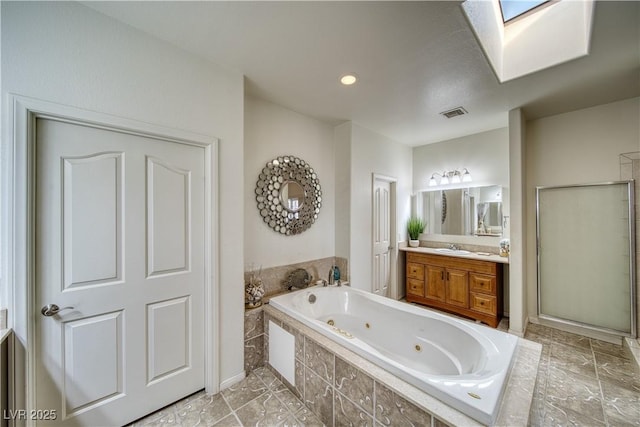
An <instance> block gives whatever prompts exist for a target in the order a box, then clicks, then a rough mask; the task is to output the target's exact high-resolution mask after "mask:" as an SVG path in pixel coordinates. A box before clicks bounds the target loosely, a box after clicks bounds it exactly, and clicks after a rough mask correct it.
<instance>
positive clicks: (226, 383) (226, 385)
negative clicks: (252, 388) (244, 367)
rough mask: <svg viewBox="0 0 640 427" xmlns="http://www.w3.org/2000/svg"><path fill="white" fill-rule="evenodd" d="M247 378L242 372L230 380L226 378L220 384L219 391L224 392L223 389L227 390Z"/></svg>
mask: <svg viewBox="0 0 640 427" xmlns="http://www.w3.org/2000/svg"><path fill="white" fill-rule="evenodd" d="M246 376H247V374H246V373H245V372H244V371H242V372H240V373H238V374H236V375H234V376H232V377H231V378H227V379H226V380H224V381H222V382H221V383H220V391H222V390H224V389H225V388H229V387H231V386H232V385H234V384H236V383H239V382H240V381H242V380H243V379H244V378H245V377H246Z"/></svg>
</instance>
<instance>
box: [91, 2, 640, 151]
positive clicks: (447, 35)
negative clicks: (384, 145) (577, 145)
mask: <svg viewBox="0 0 640 427" xmlns="http://www.w3.org/2000/svg"><path fill="white" fill-rule="evenodd" d="M84 4H85V5H87V6H89V7H91V8H93V9H95V10H97V11H100V12H102V13H104V14H106V15H109V16H111V17H113V18H115V19H117V20H119V21H122V22H125V23H127V24H129V25H131V26H133V27H136V28H138V29H140V30H142V31H144V32H146V33H149V34H152V35H155V36H157V37H158V38H161V39H163V40H166V41H168V42H170V43H172V44H174V45H176V46H178V47H180V48H182V49H184V50H187V51H189V52H192V53H194V54H196V55H198V56H200V57H203V58H206V59H207V60H209V61H211V62H214V63H216V64H219V65H222V66H224V67H226V68H229V69H232V70H236V71H239V72H241V73H242V74H244V75H245V76H246V90H247V93H249V94H251V95H254V96H257V97H260V98H263V99H266V100H269V101H272V102H274V103H277V104H280V105H282V106H285V107H287V108H290V109H292V110H295V111H298V112H300V113H303V114H306V115H309V116H312V117H316V118H318V119H320V120H324V121H327V122H329V123H334V124H335V123H340V122H343V121H346V120H352V121H354V122H356V123H358V124H360V125H362V126H364V127H366V128H369V129H371V130H373V131H376V132H378V133H381V134H383V135H386V136H388V137H390V138H392V139H394V140H396V141H398V142H401V143H404V144H408V145H413V146H417V145H423V144H428V143H432V142H438V141H442V140H446V139H450V138H456V137H460V136H464V135H468V134H472V133H477V132H481V131H485V130H489V129H495V128H499V127H504V126H506V125H507V113H508V111H509V110H510V109H513V108H517V107H523V108H524V111H525V114H526V115H527V117H528V118H538V117H543V116H548V115H553V114H558V113H561V112H566V111H572V110H576V109H580V108H585V107H589V106H593V105H597V104H602V103H607V102H612V101H616V100H620V99H626V98H631V97H635V96H640V2H636V1H622V2H615V1H605V2H598V3H597V4H596V7H595V18H594V27H593V36H592V43H591V51H590V54H589V55H588V56H586V57H582V58H579V59H576V60H573V61H570V62H567V63H564V64H561V65H558V66H555V67H552V68H549V69H547V70H543V71H540V72H537V73H534V74H531V75H528V76H525V77H522V78H519V79H516V80H513V81H510V82H507V83H503V84H500V83H499V82H498V80H497V79H496V77H495V76H494V74H493V72H492V70H491V67H490V66H489V64H488V62H487V60H486V58H485V56H484V54H483V52H482V49H481V48H480V45H479V43H478V42H477V40H476V38H475V36H474V34H473V32H472V31H471V29H470V27H469V24H468V23H467V21H466V19H465V17H464V15H463V12H462V8H461V7H460V2H459V1H426V2H395V1H392V2H367V1H357V2H312V1H305V2H244V1H239V2H186V1H178V2H154V1H143V2H86V3H84ZM346 72H354V73H356V74H357V75H358V77H359V81H358V83H357V84H355V85H354V86H351V87H343V86H341V85H340V84H339V77H340V76H341V75H342V74H344V73H346ZM457 106H463V107H464V108H465V109H466V110H467V111H468V112H469V114H468V115H465V116H461V117H457V118H453V119H446V118H444V117H442V116H440V115H439V114H438V113H439V112H441V111H445V110H448V109H450V108H453V107H457Z"/></svg>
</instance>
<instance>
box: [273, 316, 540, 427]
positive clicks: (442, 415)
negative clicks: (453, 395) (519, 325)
mask: <svg viewBox="0 0 640 427" xmlns="http://www.w3.org/2000/svg"><path fill="white" fill-rule="evenodd" d="M264 321H265V324H268V322H269V321H273V322H275V323H276V324H277V325H279V326H281V327H282V328H283V329H285V330H287V331H289V332H290V333H292V334H293V335H294V336H295V343H296V346H295V351H296V354H295V364H296V366H295V368H296V385H295V387H294V386H292V385H291V384H288V383H287V381H285V380H283V383H284V384H286V385H287V387H289V388H290V390H291V391H292V393H294V394H295V395H296V396H297V397H299V398H300V399H302V401H303V402H304V403H305V405H306V406H307V407H308V408H309V409H310V410H311V412H312V413H314V414H315V415H316V416H318V417H319V418H320V420H321V421H323V422H324V423H325V424H326V425H328V426H334V425H336V426H339V425H349V424H350V423H351V422H354V423H356V421H357V424H363V425H375V426H385V425H391V426H395V425H411V424H409V423H413V424H417V425H431V422H432V421H433V422H434V424H435V425H465V426H467V425H479V424H478V422H477V421H475V420H473V419H471V418H469V417H467V416H466V415H464V414H462V413H461V412H459V411H457V410H455V409H452V408H450V407H449V406H447V405H445V404H444V403H442V402H440V401H439V400H437V399H435V398H433V397H431V396H430V395H428V394H426V393H424V392H422V391H421V390H419V389H417V388H416V387H414V386H412V385H410V384H408V383H406V382H404V381H402V380H400V379H399V378H397V377H395V376H394V375H392V374H391V373H389V372H387V371H385V370H384V369H382V368H380V367H378V366H376V365H374V364H372V363H371V362H369V361H367V360H366V359H364V358H362V357H360V356H358V355H356V354H355V353H353V352H351V351H349V350H347V349H346V348H344V347H342V346H341V345H339V344H337V343H335V342H333V341H332V340H330V339H328V338H326V337H324V336H323V335H321V334H319V333H318V332H316V331H314V330H312V329H311V328H309V327H307V326H305V325H303V324H302V323H300V322H298V321H297V320H295V319H293V318H291V317H290V316H288V315H286V314H284V313H282V312H280V311H278V310H276V309H275V308H273V307H270V306H268V305H267V306H266V307H264ZM265 330H267V329H265ZM264 343H265V351H264V354H265V356H266V359H265V365H266V366H267V367H270V366H269V364H268V354H269V352H268V346H269V340H268V335H267V334H265V338H264ZM540 351H541V346H540V345H538V344H536V343H532V342H529V341H526V340H522V339H521V340H519V342H518V347H517V349H516V355H515V359H514V368H513V369H512V372H511V374H510V377H509V380H508V383H507V388H506V389H505V396H509V398H508V399H504V401H503V403H502V407H501V409H500V413H499V415H498V419H497V422H496V425H526V424H527V420H528V416H529V412H530V410H529V408H530V405H531V401H532V397H533V392H534V386H535V380H536V372H537V364H538V360H539V357H540ZM275 374H276V376H277V377H279V379H280V380H282V378H281V377H280V376H279V374H277V372H276V373H275Z"/></svg>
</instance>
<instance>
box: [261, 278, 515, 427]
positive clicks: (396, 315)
mask: <svg viewBox="0 0 640 427" xmlns="http://www.w3.org/2000/svg"><path fill="white" fill-rule="evenodd" d="M269 304H270V305H271V306H272V307H274V308H276V309H278V310H280V311H282V312H284V313H285V314H288V315H289V316H291V317H293V318H295V319H297V320H298V321H300V322H302V323H304V324H305V325H307V326H309V327H311V328H312V329H314V330H316V331H318V332H320V333H321V334H323V335H325V336H326V337H328V338H330V339H332V340H334V341H336V342H338V343H340V344H341V345H343V346H344V347H346V348H348V349H349V350H351V351H353V352H355V353H357V354H359V355H360V356H362V357H364V358H365V359H367V360H369V361H370V362H372V363H374V364H376V365H378V366H380V367H381V368H383V369H386V370H387V371H389V372H391V373H392V374H394V375H396V376H397V377H399V378H401V379H403V380H404V381H406V382H408V383H410V384H412V385H414V386H416V387H418V388H419V389H421V390H422V391H424V392H425V393H427V394H429V395H431V396H433V397H435V398H437V399H439V400H441V401H442V402H444V403H445V404H447V405H448V406H450V407H452V408H454V409H457V410H458V411H460V412H462V413H464V414H465V415H467V416H469V417H471V418H474V419H475V420H477V421H479V422H481V423H483V424H487V425H491V424H493V423H494V422H495V419H496V417H497V415H498V411H499V409H500V402H501V399H502V393H503V391H504V388H505V385H506V382H507V378H508V374H509V370H510V368H511V364H512V360H513V355H514V351H515V348H516V345H517V342H518V338H517V337H516V336H513V335H509V334H507V333H504V332H500V331H497V330H494V329H491V328H489V327H486V326H482V325H479V324H475V323H472V322H470V321H466V320H460V319H457V318H453V317H450V316H447V315H444V314H441V313H438V312H435V311H432V310H429V309H424V308H420V307H416V306H413V305H410V304H406V303H403V302H399V301H394V300H391V299H389V298H384V297H381V296H378V295H374V294H371V293H368V292H364V291H361V290H358V289H353V288H350V287H346V286H342V287H335V286H334V287H319V286H314V287H310V288H307V289H303V290H300V291H296V292H292V293H290V294H286V295H281V296H278V297H275V298H272V299H271V300H270V301H269Z"/></svg>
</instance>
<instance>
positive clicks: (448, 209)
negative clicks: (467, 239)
mask: <svg viewBox="0 0 640 427" xmlns="http://www.w3.org/2000/svg"><path fill="white" fill-rule="evenodd" d="M417 196H418V197H417V198H416V204H417V206H416V207H417V213H418V214H419V215H420V216H421V217H422V218H423V219H424V220H426V223H427V226H426V227H425V230H424V232H425V233H429V234H453V235H461V236H473V235H476V236H501V235H502V225H503V224H502V221H503V217H502V187H501V186H499V185H492V186H487V187H470V188H456V189H441V190H434V191H423V192H420V193H418V195H417Z"/></svg>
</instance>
